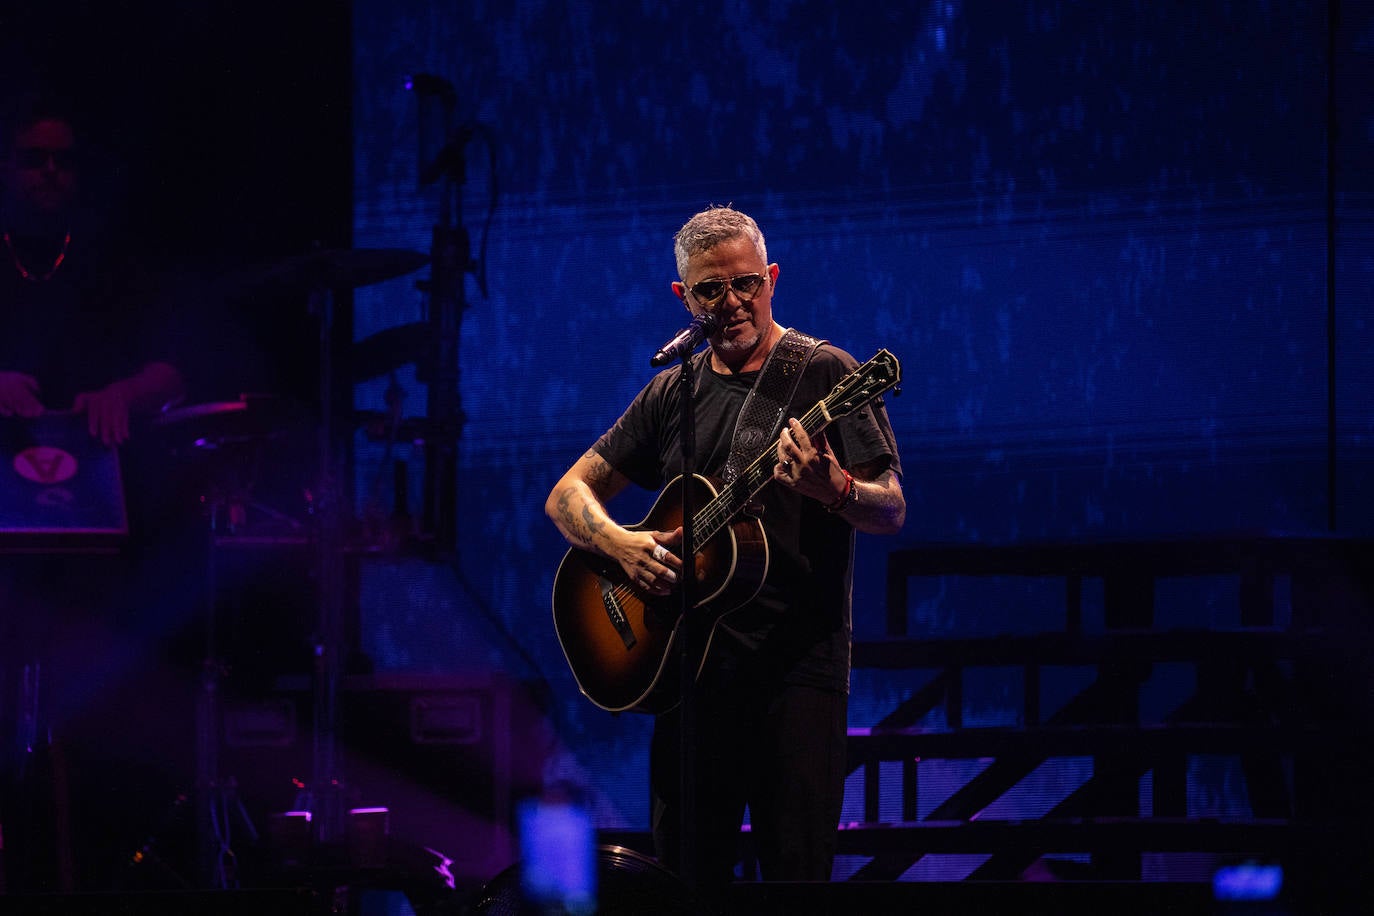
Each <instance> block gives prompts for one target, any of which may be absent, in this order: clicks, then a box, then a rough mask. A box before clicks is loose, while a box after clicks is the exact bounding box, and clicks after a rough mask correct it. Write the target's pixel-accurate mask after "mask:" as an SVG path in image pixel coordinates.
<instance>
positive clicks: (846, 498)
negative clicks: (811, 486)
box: [825, 468, 859, 512]
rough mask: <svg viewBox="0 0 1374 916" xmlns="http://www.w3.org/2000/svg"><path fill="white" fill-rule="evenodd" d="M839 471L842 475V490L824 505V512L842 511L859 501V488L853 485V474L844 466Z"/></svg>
mask: <svg viewBox="0 0 1374 916" xmlns="http://www.w3.org/2000/svg"><path fill="white" fill-rule="evenodd" d="M840 473H841V474H843V475H844V492H843V493H841V494H840V495H839V496H837V497H836V498H835V501H834V502H833V503H830V504H829V505H827V506H826V507H825V511H826V512H843V511H844V510H845V509H848V508H849V507H850V506H852V505H853V504H854V503H856V502H858V501H859V489H858V487H856V486H854V475H852V474H850V473H849V472H848V471H846V470H845V469H844V468H840Z"/></svg>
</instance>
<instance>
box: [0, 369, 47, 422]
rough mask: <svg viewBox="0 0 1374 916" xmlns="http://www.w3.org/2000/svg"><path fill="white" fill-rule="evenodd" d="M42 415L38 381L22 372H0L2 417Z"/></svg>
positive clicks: (0, 414) (0, 415) (0, 411)
mask: <svg viewBox="0 0 1374 916" xmlns="http://www.w3.org/2000/svg"><path fill="white" fill-rule="evenodd" d="M42 413H43V402H42V401H40V400H38V379H36V378H34V377H33V376H31V375H25V374H24V373H22V372H0V417H37V416H41V415H42Z"/></svg>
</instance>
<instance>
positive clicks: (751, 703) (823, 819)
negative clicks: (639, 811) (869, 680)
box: [650, 671, 849, 888]
mask: <svg viewBox="0 0 1374 916" xmlns="http://www.w3.org/2000/svg"><path fill="white" fill-rule="evenodd" d="M694 696H695V701H696V706H695V709H696V722H697V728H696V729H695V734H694V736H693V741H692V745H691V749H692V753H693V758H692V760H693V764H694V770H695V775H696V789H695V796H696V798H695V808H696V811H695V812H694V813H695V819H694V828H695V829H694V835H695V838H696V845H695V855H694V856H692V861H693V863H694V865H695V871H696V879H697V884H698V885H700V886H701V887H703V888H710V887H719V886H723V885H724V884H727V883H729V881H730V880H731V879H732V878H733V876H734V866H735V863H736V862H737V861H738V860H739V837H740V825H741V823H742V822H743V817H744V811H745V808H746V806H747V807H748V809H749V821H750V831H751V836H752V838H753V840H754V843H755V846H756V849H757V852H758V859H759V870H760V872H761V876H762V878H763V879H764V880H770V881H828V880H830V870H831V865H832V863H833V861H834V858H835V840H836V837H835V834H836V827H837V825H838V823H839V819H840V810H841V807H842V805H843V802H844V781H845V768H846V766H845V765H846V749H845V736H846V727H847V724H848V722H847V715H848V700H849V698H848V697H847V696H846V695H845V694H844V693H842V692H839V691H828V690H822V689H818V688H815V687H802V686H795V685H787V684H775V685H771V686H766V687H764V686H759V685H757V684H753V683H750V682H749V681H748V680H747V678H745V677H744V676H742V675H740V674H739V673H737V672H729V671H707V672H703V674H702V678H701V679H700V681H699V682H698V690H697V693H696V694H695V695H694ZM679 712H680V711H679V710H674V711H672V712H669V713H665V714H663V715H660V716H659V717H658V719H657V721H656V722H655V724H654V735H653V743H652V746H651V751H650V768H651V776H650V784H651V789H652V792H653V835H654V846H655V851H656V853H657V855H658V858H659V861H660V862H662V863H663V864H664V865H665V866H666V867H667V868H669V869H672V870H673V871H675V872H680V871H681V865H682V858H681V855H680V849H679V847H680V839H681V836H682V827H681V822H680V820H679V818H680V817H681V816H682V814H683V812H682V806H681V804H680V803H679V798H680V795H681V784H680V782H679V779H680V773H681V763H682V755H681V741H680V735H681V717H680V714H679Z"/></svg>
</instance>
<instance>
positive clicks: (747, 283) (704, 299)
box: [690, 274, 768, 305]
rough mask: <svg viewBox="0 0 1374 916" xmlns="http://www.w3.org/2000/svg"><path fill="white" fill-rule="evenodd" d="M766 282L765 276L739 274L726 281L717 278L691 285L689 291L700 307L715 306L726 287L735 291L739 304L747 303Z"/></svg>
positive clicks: (722, 296)
mask: <svg viewBox="0 0 1374 916" xmlns="http://www.w3.org/2000/svg"><path fill="white" fill-rule="evenodd" d="M767 282H768V277H767V276H766V275H765V274H740V275H739V276H737V277H731V278H730V279H728V280H724V279H721V278H719V277H717V278H714V279H711V280H702V281H701V282H699V283H694V284H692V286H691V287H690V289H691V291H692V295H693V296H695V297H696V299H697V301H698V302H700V303H701V304H702V305H715V304H716V303H717V302H719V301H720V300H722V299H724V298H725V290H726V288H727V287H729V288H730V289H732V290H734V291H735V295H736V296H738V297H739V298H740V301H741V302H749V301H750V300H752V299H753V298H754V297H755V296H757V295H758V294H759V290H760V289H762V288H763V284H765V283H767Z"/></svg>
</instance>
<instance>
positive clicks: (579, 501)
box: [557, 450, 613, 547]
mask: <svg viewBox="0 0 1374 916" xmlns="http://www.w3.org/2000/svg"><path fill="white" fill-rule="evenodd" d="M582 457H583V458H585V459H589V460H590V462H591V463H590V465H589V466H588V468H587V471H586V474H585V475H584V477H583V480H584V481H585V483H586V484H587V486H588V488H589V489H590V490H591V493H592V494H593V495H592V496H589V495H588V494H587V493H586V492H584V491H582V490H581V488H579V487H576V486H568V487H564V488H563V489H562V490H561V491H560V492H559V494H558V503H557V505H558V517H559V520H560V521H561V522H562V523H563V530H564V532H565V533H566V534H567V535H569V536H571V537H572V538H573V539H574V540H576V541H577V542H578V543H579V544H581V545H582V546H585V547H591V546H593V544H594V543H595V542H596V540H597V536H598V535H600V534H601V533H602V532H604V531H605V530H606V528H607V526H608V524H609V519H608V518H607V516H606V512H605V509H604V508H602V507H601V505H600V503H599V502H596V501H595V498H594V494H596V493H597V492H599V491H601V490H602V489H603V488H604V487H605V486H606V485H608V484H609V483H610V482H611V474H612V473H613V471H612V468H611V466H610V465H609V464H607V463H606V460H605V459H604V458H602V457H601V456H600V455H598V454H597V453H596V452H594V451H590V450H589V451H588V452H587V453H586V454H585V455H583V456H582ZM598 510H599V511H598Z"/></svg>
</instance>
